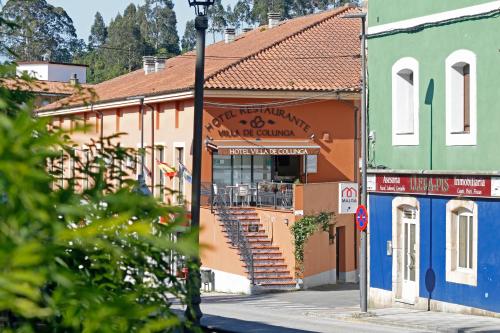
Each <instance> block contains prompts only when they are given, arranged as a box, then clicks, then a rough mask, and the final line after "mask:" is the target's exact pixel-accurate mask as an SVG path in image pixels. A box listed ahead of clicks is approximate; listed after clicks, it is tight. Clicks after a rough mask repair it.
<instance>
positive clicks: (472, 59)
mask: <svg viewBox="0 0 500 333" xmlns="http://www.w3.org/2000/svg"><path fill="white" fill-rule="evenodd" d="M475 144H476V55H475V54H474V53H472V52H471V51H468V50H458V51H455V52H453V53H452V54H451V55H450V56H448V58H447V59H446V145H448V146H455V145H475Z"/></svg>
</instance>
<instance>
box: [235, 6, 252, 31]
mask: <svg viewBox="0 0 500 333" xmlns="http://www.w3.org/2000/svg"><path fill="white" fill-rule="evenodd" d="M233 13H234V16H235V17H236V20H237V21H238V22H239V23H240V26H242V25H243V23H246V25H247V26H251V25H252V24H253V23H254V22H253V19H252V9H251V7H250V3H249V1H245V0H238V2H236V4H235V5H234V9H233Z"/></svg>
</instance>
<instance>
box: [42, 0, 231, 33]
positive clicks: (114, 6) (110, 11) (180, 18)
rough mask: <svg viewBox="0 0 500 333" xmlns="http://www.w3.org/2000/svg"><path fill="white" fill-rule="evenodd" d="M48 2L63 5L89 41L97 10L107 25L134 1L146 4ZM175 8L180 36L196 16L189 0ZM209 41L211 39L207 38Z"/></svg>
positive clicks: (102, 0)
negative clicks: (187, 23) (189, 21)
mask: <svg viewBox="0 0 500 333" xmlns="http://www.w3.org/2000/svg"><path fill="white" fill-rule="evenodd" d="M236 1H237V0H222V4H223V5H224V7H226V6H227V5H231V6H234V4H235V3H236ZM47 2H48V3H50V4H52V5H54V6H59V7H63V8H64V10H66V12H67V13H68V15H69V16H70V17H71V19H72V20H73V23H74V26H75V29H76V32H77V34H78V38H82V39H83V40H85V42H87V41H88V37H89V34H90V27H91V26H92V23H93V22H94V15H95V13H96V12H97V11H99V12H100V13H101V15H102V16H103V18H104V22H105V23H106V25H108V24H109V22H110V20H111V19H112V18H114V17H115V16H116V14H118V12H120V13H123V11H124V10H125V8H126V7H127V6H128V4H130V3H131V2H133V3H134V4H136V5H142V4H144V0H85V1H81V0H47ZM173 2H174V10H175V13H176V15H177V32H178V33H179V38H182V35H183V34H184V28H185V26H186V21H187V20H190V19H193V18H194V8H190V7H189V4H188V0H173ZM207 41H209V39H207Z"/></svg>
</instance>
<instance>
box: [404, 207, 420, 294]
mask: <svg viewBox="0 0 500 333" xmlns="http://www.w3.org/2000/svg"><path fill="white" fill-rule="evenodd" d="M402 213H403V214H402V218H401V226H402V230H403V232H402V235H401V237H402V245H403V253H402V257H403V258H402V259H403V260H401V263H402V267H401V271H402V273H403V274H402V278H403V281H402V282H403V283H402V290H401V299H402V300H403V301H405V302H408V303H412V304H413V303H415V299H416V297H417V290H418V286H417V272H418V258H417V246H418V245H417V232H418V228H417V211H416V210H415V209H414V208H404V209H403V211H402Z"/></svg>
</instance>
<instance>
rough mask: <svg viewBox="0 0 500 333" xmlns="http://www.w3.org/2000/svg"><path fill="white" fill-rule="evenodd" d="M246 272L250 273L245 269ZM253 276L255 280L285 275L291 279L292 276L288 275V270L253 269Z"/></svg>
mask: <svg viewBox="0 0 500 333" xmlns="http://www.w3.org/2000/svg"><path fill="white" fill-rule="evenodd" d="M247 274H250V271H247ZM253 274H254V278H255V279H256V280H262V279H271V278H276V277H279V278H283V277H286V278H288V279H291V278H292V277H291V276H290V272H289V271H264V272H262V271H254V272H253Z"/></svg>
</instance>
